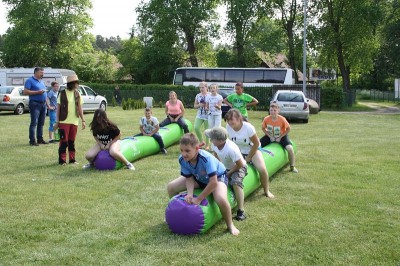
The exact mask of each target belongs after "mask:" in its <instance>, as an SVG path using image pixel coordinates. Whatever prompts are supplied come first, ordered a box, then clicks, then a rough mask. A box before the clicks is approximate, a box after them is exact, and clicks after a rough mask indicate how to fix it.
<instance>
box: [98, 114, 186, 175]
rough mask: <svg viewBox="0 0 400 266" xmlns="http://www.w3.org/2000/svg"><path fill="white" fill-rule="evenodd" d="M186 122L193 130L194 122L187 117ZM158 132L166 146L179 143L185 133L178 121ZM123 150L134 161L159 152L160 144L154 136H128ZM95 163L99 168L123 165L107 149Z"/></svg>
mask: <svg viewBox="0 0 400 266" xmlns="http://www.w3.org/2000/svg"><path fill="white" fill-rule="evenodd" d="M185 122H186V124H187V125H188V128H189V130H190V131H191V130H192V123H191V122H190V121H189V120H186V119H185ZM158 133H159V134H160V136H161V138H162V139H163V142H164V145H165V147H169V146H171V145H173V144H175V143H177V142H178V141H179V140H180V139H181V137H182V136H183V134H184V133H183V129H181V127H180V126H179V125H178V124H176V123H173V124H169V125H167V126H165V127H161V128H160V130H159V131H158ZM121 152H122V154H123V155H124V156H125V158H126V159H127V160H128V161H130V162H133V161H136V160H138V159H140V158H143V157H146V156H149V155H152V154H157V153H159V152H160V146H159V145H158V143H157V141H156V140H155V139H154V138H153V137H149V136H138V137H128V138H125V139H123V140H121ZM94 165H95V167H96V169H98V170H113V169H119V168H121V167H122V166H123V165H122V163H121V162H119V161H117V160H115V159H114V158H113V157H111V156H110V154H109V152H108V151H105V150H104V151H100V152H99V153H98V154H97V157H96V159H95V160H94Z"/></svg>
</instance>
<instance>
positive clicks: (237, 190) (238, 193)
mask: <svg viewBox="0 0 400 266" xmlns="http://www.w3.org/2000/svg"><path fill="white" fill-rule="evenodd" d="M233 191H234V192H235V198H236V201H237V203H238V208H239V209H240V210H244V192H243V189H242V188H241V187H239V186H238V185H233Z"/></svg>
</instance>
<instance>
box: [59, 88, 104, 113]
mask: <svg viewBox="0 0 400 266" xmlns="http://www.w3.org/2000/svg"><path fill="white" fill-rule="evenodd" d="M65 88H66V85H61V86H60V91H61V90H65ZM78 91H79V93H80V94H81V96H82V98H83V105H82V109H83V111H95V110H97V109H99V108H100V109H103V110H104V111H105V110H106V109H107V99H106V98H105V97H103V96H101V95H99V94H97V93H96V92H94V91H93V90H92V89H91V88H90V87H88V86H85V85H79V88H78Z"/></svg>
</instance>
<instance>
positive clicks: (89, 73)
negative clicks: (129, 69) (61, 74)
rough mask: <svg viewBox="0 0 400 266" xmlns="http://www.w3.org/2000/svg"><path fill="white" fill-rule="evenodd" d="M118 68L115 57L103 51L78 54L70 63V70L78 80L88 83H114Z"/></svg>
mask: <svg viewBox="0 0 400 266" xmlns="http://www.w3.org/2000/svg"><path fill="white" fill-rule="evenodd" d="M118 67H119V62H118V60H117V58H116V56H115V55H113V54H111V53H109V52H103V51H92V52H90V53H81V54H78V55H76V56H75V57H74V59H73V61H72V62H71V68H72V69H74V71H75V72H76V73H78V75H79V78H80V79H81V80H83V81H90V82H114V81H115V80H116V77H117V71H118Z"/></svg>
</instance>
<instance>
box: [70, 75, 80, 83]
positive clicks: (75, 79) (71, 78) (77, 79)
mask: <svg viewBox="0 0 400 266" xmlns="http://www.w3.org/2000/svg"><path fill="white" fill-rule="evenodd" d="M74 81H79V78H78V76H77V75H71V76H68V77H67V83H70V82H74Z"/></svg>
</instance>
